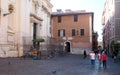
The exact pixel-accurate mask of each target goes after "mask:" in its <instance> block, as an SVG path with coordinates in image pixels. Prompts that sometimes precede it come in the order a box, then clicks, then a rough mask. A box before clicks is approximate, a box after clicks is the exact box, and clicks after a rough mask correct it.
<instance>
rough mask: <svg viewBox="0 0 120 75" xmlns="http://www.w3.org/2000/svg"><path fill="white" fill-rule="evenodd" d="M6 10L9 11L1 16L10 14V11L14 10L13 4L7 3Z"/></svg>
mask: <svg viewBox="0 0 120 75" xmlns="http://www.w3.org/2000/svg"><path fill="white" fill-rule="evenodd" d="M8 11H9V12H8V13H5V14H3V16H7V15H9V14H11V13H12V12H13V11H14V6H13V5H12V4H9V5H8Z"/></svg>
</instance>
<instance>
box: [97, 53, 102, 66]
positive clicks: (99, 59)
mask: <svg viewBox="0 0 120 75" xmlns="http://www.w3.org/2000/svg"><path fill="white" fill-rule="evenodd" d="M101 59H102V55H101V52H99V53H98V61H99V66H101Z"/></svg>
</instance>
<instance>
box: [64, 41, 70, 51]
mask: <svg viewBox="0 0 120 75" xmlns="http://www.w3.org/2000/svg"><path fill="white" fill-rule="evenodd" d="M65 51H66V52H70V42H65Z"/></svg>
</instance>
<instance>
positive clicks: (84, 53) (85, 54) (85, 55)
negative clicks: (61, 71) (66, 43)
mask: <svg viewBox="0 0 120 75" xmlns="http://www.w3.org/2000/svg"><path fill="white" fill-rule="evenodd" d="M83 55H84V57H83V58H84V59H85V58H86V57H87V53H86V50H84V52H83Z"/></svg>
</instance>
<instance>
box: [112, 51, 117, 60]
mask: <svg viewBox="0 0 120 75" xmlns="http://www.w3.org/2000/svg"><path fill="white" fill-rule="evenodd" d="M112 58H113V62H116V59H117V53H116V52H115V51H114V52H113V54H112Z"/></svg>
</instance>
